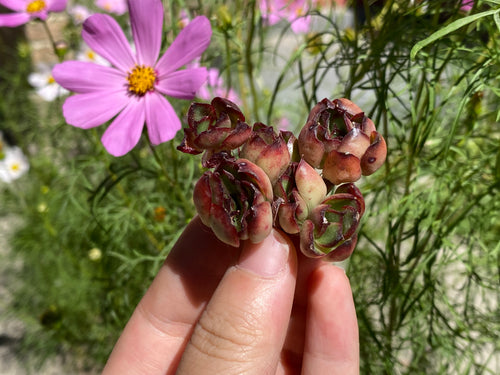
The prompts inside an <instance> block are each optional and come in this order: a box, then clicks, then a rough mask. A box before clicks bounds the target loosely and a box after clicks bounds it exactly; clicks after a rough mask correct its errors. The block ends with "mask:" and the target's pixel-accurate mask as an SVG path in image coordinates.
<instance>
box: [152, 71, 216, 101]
mask: <svg viewBox="0 0 500 375" xmlns="http://www.w3.org/2000/svg"><path fill="white" fill-rule="evenodd" d="M206 79H207V70H206V69H205V68H196V69H185V70H178V71H176V72H172V73H170V74H168V75H166V76H163V77H159V78H158V83H157V84H156V89H157V90H158V91H159V92H161V93H163V94H165V95H168V96H172V97H174V98H179V99H188V100H190V99H193V98H194V96H195V95H196V91H198V89H199V88H200V87H201V85H203V83H204V82H205V80H206Z"/></svg>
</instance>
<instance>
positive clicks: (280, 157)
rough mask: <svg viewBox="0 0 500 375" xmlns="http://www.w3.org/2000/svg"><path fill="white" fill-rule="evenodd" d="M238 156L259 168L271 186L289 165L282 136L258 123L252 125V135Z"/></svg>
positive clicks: (287, 152)
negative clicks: (264, 173)
mask: <svg viewBox="0 0 500 375" xmlns="http://www.w3.org/2000/svg"><path fill="white" fill-rule="evenodd" d="M240 156H241V157H242V158H245V159H248V160H250V161H252V162H253V163H255V164H257V165H258V166H259V167H261V168H262V169H263V170H264V172H266V174H267V175H268V176H269V180H271V184H273V185H274V183H275V182H276V181H277V180H278V177H279V176H281V175H282V174H283V172H284V171H285V170H286V169H287V168H288V165H289V164H290V152H289V150H288V145H287V141H285V139H284V138H283V134H282V133H279V134H276V132H275V131H274V129H273V128H272V127H271V126H267V125H264V124H262V123H260V122H258V123H256V124H254V126H253V133H252V135H251V136H250V138H249V139H248V140H247V141H246V142H245V144H244V145H243V147H242V149H241V151H240Z"/></svg>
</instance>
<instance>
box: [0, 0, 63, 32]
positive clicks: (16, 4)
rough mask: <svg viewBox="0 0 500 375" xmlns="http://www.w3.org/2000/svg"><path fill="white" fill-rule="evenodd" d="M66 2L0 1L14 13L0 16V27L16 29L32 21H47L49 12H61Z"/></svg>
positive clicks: (49, 0)
mask: <svg viewBox="0 0 500 375" xmlns="http://www.w3.org/2000/svg"><path fill="white" fill-rule="evenodd" d="M67 2H68V0H0V5H3V6H4V7H6V8H8V9H11V10H13V11H14V12H15V13H8V14H0V27H4V26H6V27H17V26H20V25H24V24H25V23H28V22H29V21H31V20H34V19H37V18H38V19H41V20H45V19H47V16H48V14H49V12H62V11H63V10H64V9H66V3H67Z"/></svg>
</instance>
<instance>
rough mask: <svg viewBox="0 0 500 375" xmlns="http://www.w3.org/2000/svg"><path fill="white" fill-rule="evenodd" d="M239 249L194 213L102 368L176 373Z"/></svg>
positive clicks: (107, 371)
mask: <svg viewBox="0 0 500 375" xmlns="http://www.w3.org/2000/svg"><path fill="white" fill-rule="evenodd" d="M238 256H239V250H238V249H235V248H233V247H230V246H228V245H225V244H223V243H222V242H220V241H219V240H217V239H216V237H215V236H214V235H213V233H212V231H211V230H210V229H209V228H207V227H205V226H204V225H203V224H202V223H201V221H200V220H199V218H195V219H193V221H192V222H191V223H190V224H189V225H188V227H187V228H186V230H185V231H184V233H183V234H182V236H181V238H180V239H179V241H178V242H177V244H176V245H175V246H174V248H173V249H172V251H171V253H170V255H169V256H168V258H167V261H166V262H165V264H164V266H163V267H162V268H161V269H160V271H159V273H158V275H157V276H156V278H155V280H154V281H153V283H152V285H151V286H150V288H149V289H148V291H147V292H146V294H145V295H144V297H143V298H142V300H141V302H140V303H139V305H138V306H137V308H136V310H135V312H134V313H133V315H132V317H131V318H130V321H129V322H128V324H127V326H126V327H125V330H124V331H123V333H122V335H121V337H120V339H119V340H118V342H117V344H116V346H115V348H114V349H113V353H112V354H111V356H110V358H109V360H108V363H107V364H106V367H105V369H104V372H103V374H120V375H123V374H145V373H147V374H150V375H154V374H162V375H164V374H174V373H175V369H176V367H177V364H178V362H179V360H180V356H181V353H182V352H183V350H184V347H185V346H186V344H187V341H188V340H189V337H190V336H191V333H192V330H193V327H194V325H195V323H196V322H197V321H198V319H199V317H200V314H201V312H202V311H203V309H204V308H205V306H206V303H207V301H208V300H209V299H210V298H211V296H212V294H213V292H214V290H215V288H216V287H217V285H218V284H219V281H220V280H221V279H222V276H223V275H224V273H225V271H226V270H227V268H228V267H230V266H231V265H233V264H235V263H236V261H237V259H238Z"/></svg>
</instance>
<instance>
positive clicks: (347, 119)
mask: <svg viewBox="0 0 500 375" xmlns="http://www.w3.org/2000/svg"><path fill="white" fill-rule="evenodd" d="M298 145H299V152H300V154H301V155H302V157H303V158H304V159H305V160H306V161H307V162H308V163H309V164H311V165H312V166H313V167H315V168H322V169H323V177H324V178H325V179H327V180H328V181H330V182H331V183H333V184H334V185H338V184H341V183H344V182H355V181H357V180H359V179H360V177H361V175H365V176H368V175H370V174H372V173H374V172H375V171H376V170H377V169H378V168H379V167H380V166H381V165H382V164H383V163H384V161H385V158H386V154H387V146H386V143H385V140H384V138H383V137H382V136H381V135H380V134H379V133H378V132H377V131H376V128H375V125H374V124H373V121H372V120H370V119H369V118H368V117H366V116H365V114H364V112H363V111H361V109H360V108H359V107H358V106H357V105H355V104H354V103H353V102H351V101H350V100H348V99H344V98H341V99H335V100H333V101H330V100H328V99H323V100H322V101H321V102H319V103H318V104H317V105H316V106H315V107H314V108H313V109H312V111H311V112H310V114H309V117H308V119H307V122H306V124H305V125H304V127H303V128H302V130H301V132H300V135H299V142H298Z"/></svg>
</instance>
